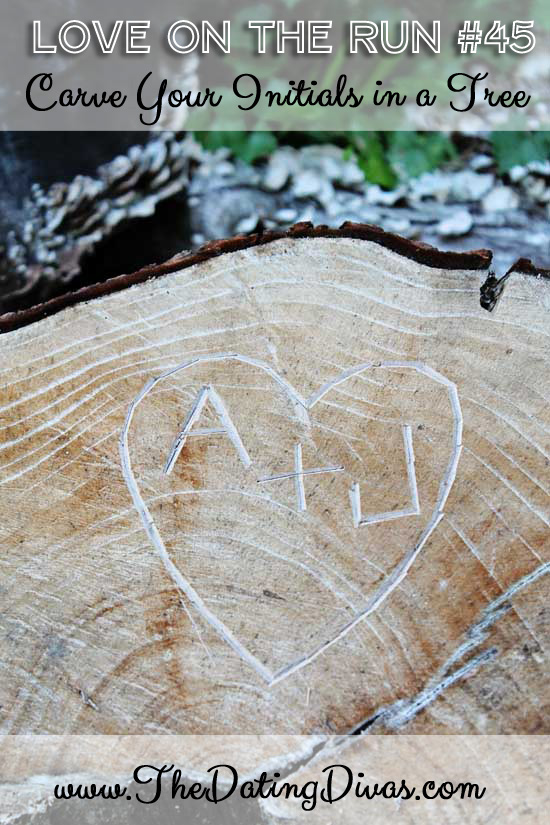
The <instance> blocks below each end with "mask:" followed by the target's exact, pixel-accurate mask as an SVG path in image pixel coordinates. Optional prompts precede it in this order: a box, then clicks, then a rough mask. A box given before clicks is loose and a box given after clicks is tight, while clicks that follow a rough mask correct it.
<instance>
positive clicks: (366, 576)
mask: <svg viewBox="0 0 550 825" xmlns="http://www.w3.org/2000/svg"><path fill="white" fill-rule="evenodd" d="M349 234H350V233H348V235H349ZM332 235H333V237H331V236H326V237H322V236H318V237H299V236H297V235H296V234H295V235H291V236H290V237H287V238H279V239H273V240H271V241H270V242H268V243H263V244H262V245H256V246H250V247H249V248H247V247H246V244H244V243H243V244H239V245H241V246H243V247H244V248H237V247H234V248H233V251H226V252H224V254H215V255H203V256H202V257H201V258H195V259H194V261H186V260H185V259H181V260H179V261H177V262H175V263H173V264H172V265H171V266H170V267H165V268H164V269H163V270H162V271H163V272H164V273H165V274H161V275H158V277H150V278H148V279H143V278H137V279H134V281H133V282H132V281H131V279H130V280H129V281H128V282H127V283H128V285H127V286H126V288H124V289H120V290H119V291H116V292H114V293H113V294H104V295H102V296H101V297H97V298H95V299H91V298H92V296H91V295H87V296H84V297H87V298H90V300H80V302H79V303H76V304H75V305H74V306H70V307H67V308H65V309H63V310H62V311H59V312H56V313H55V314H51V315H50V317H47V318H44V319H43V320H40V321H38V322H35V323H32V324H30V325H27V326H24V327H22V328H19V329H13V331H11V332H6V333H5V334H4V335H2V336H1V337H0V351H1V375H0V382H1V387H0V427H1V433H2V435H1V443H0V496H1V515H2V520H1V523H0V537H1V542H2V553H1V558H0V563H1V585H0V587H1V594H2V612H1V614H0V629H1V640H0V660H1V663H2V664H1V667H2V678H1V680H0V705H1V708H0V715H1V717H2V728H1V730H2V732H4V733H12V734H14V733H79V734H83V733H109V734H112V733H247V734H250V733H277V734H313V733H345V732H348V731H352V730H356V729H358V728H360V727H361V726H363V727H364V728H366V727H372V726H374V727H375V729H376V728H377V729H379V730H380V731H403V732H407V733H411V732H417V733H457V732H461V733H511V732H516V733H534V732H547V733H548V732H550V690H549V688H548V676H549V668H548V661H547V658H546V648H547V646H548V633H549V627H550V610H549V608H548V592H549V591H548V585H549V582H550V579H549V578H548V577H547V575H546V574H547V573H549V572H550V541H549V521H550V498H549V491H550V461H549V459H550V412H549V400H550V386H549V384H550V380H549V379H550V375H549V355H550V349H549V336H550V323H549V320H550V283H549V282H548V280H547V279H544V278H536V277H535V276H534V275H530V274H529V275H526V274H522V273H519V272H518V273H517V274H516V273H513V274H512V275H510V277H509V278H508V280H507V284H506V288H505V290H504V292H503V294H502V296H501V298H500V301H499V303H498V305H497V307H496V309H495V310H494V311H493V312H492V313H488V312H486V311H485V310H483V309H482V308H481V307H480V304H479V290H480V286H481V284H482V283H483V281H484V279H485V277H486V274H487V273H486V271H484V269H483V267H486V265H487V261H485V259H483V257H482V256H478V257H477V258H476V256H475V255H472V256H469V257H468V256H466V257H465V258H464V268H462V269H461V268H459V265H460V259H459V258H458V259H457V256H456V255H455V256H454V257H453V258H452V259H451V258H449V259H446V258H445V256H444V255H439V256H434V257H432V258H430V257H429V255H426V254H424V253H423V254H424V262H421V261H420V260H419V259H418V256H416V257H417V259H416V260H414V259H413V258H411V257H410V256H408V255H407V254H406V251H407V250H406V246H404V247H403V249H402V250H401V251H400V250H399V249H395V248H394V249H389V248H387V245H384V244H383V243H380V242H376V241H375V240H365V239H362V238H360V237H349V236H346V233H342V234H341V235H338V234H337V233H332ZM405 244H406V242H405ZM218 251H220V250H218ZM222 251H223V250H222ZM189 264H191V265H189ZM170 269H173V270H174V271H169V270H170ZM150 274H155V273H154V272H153V273H150ZM138 281H142V282H140V283H139V282H138ZM131 283H133V284H134V285H130V284H131ZM55 308H56V309H57V308H58V307H55ZM52 312H53V310H52ZM7 326H8V324H5V328H7ZM9 326H14V327H15V326H16V323H15V322H13V319H11V320H10V321H9Z"/></svg>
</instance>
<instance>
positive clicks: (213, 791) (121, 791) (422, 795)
mask: <svg viewBox="0 0 550 825" xmlns="http://www.w3.org/2000/svg"><path fill="white" fill-rule="evenodd" d="M207 773H208V774H209V784H208V785H206V784H203V783H201V782H196V781H195V782H190V781H187V780H184V779H183V775H182V772H181V770H180V769H179V768H176V767H175V766H174V765H163V766H162V767H160V768H159V767H156V766H155V765H139V766H138V767H137V768H136V769H135V770H134V772H133V782H134V783H135V785H138V786H140V787H139V789H138V790H135V789H134V788H132V790H134V791H135V793H134V794H132V793H131V792H130V790H129V788H128V787H125V786H123V785H119V784H116V785H96V784H89V785H73V784H67V785H56V786H55V790H54V795H55V798H56V799H95V798H102V799H109V800H113V801H114V800H118V799H127V800H132V799H136V800H137V801H138V802H140V803H142V804H143V805H152V804H154V803H155V802H157V801H158V800H159V799H160V798H161V796H164V795H166V794H168V795H169V796H171V798H172V799H174V800H184V799H193V800H200V799H203V800H207V801H208V802H213V803H214V804H219V803H220V802H223V801H224V800H226V799H229V798H230V797H232V796H239V797H240V798H241V799H270V798H271V799H277V798H282V799H295V800H298V801H299V802H300V804H301V806H302V808H303V810H304V811H312V810H314V809H315V808H316V806H317V805H318V804H319V803H326V804H333V803H334V802H339V801H340V800H342V799H344V798H345V797H355V798H357V799H364V800H365V801H368V800H371V799H376V798H382V799H400V800H408V799H412V800H420V799H443V800H446V799H453V798H457V799H481V798H482V797H483V796H484V795H485V791H486V788H485V787H484V786H480V785H478V784H477V783H475V782H467V781H464V782H450V781H445V782H439V783H438V782H434V781H431V780H430V781H427V782H425V783H424V784H423V785H422V786H421V787H419V788H416V787H415V786H413V785H408V784H407V782H406V780H405V779H401V780H398V781H387V782H384V783H379V782H372V783H367V782H365V774H364V772H363V771H357V772H354V771H352V770H351V768H349V767H348V766H347V765H343V764H335V765H329V766H328V767H326V768H324V769H323V770H322V771H321V772H320V773H321V778H320V779H319V780H310V781H308V782H305V783H303V784H299V783H297V782H290V781H288V780H281V779H280V774H279V773H278V772H277V771H275V772H274V773H272V774H268V773H266V772H265V771H264V772H262V773H261V774H260V776H259V777H258V778H255V779H247V780H245V781H243V782H241V781H240V779H239V774H238V771H237V770H236V768H234V767H233V766H232V765H226V764H220V765H213V766H212V767H210V768H209V769H208V770H207Z"/></svg>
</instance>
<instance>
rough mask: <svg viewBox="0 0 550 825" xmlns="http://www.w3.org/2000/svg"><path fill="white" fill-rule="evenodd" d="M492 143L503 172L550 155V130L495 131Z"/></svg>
mask: <svg viewBox="0 0 550 825" xmlns="http://www.w3.org/2000/svg"><path fill="white" fill-rule="evenodd" d="M491 143H492V146H493V153H494V156H495V160H496V162H497V166H498V170H499V172H500V173H501V174H505V173H506V172H509V171H510V169H511V168H512V167H513V166H524V165H526V164H527V163H530V162H531V161H534V160H540V161H543V160H548V158H549V157H550V132H493V133H492V134H491Z"/></svg>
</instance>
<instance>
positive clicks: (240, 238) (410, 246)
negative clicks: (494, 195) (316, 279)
mask: <svg viewBox="0 0 550 825" xmlns="http://www.w3.org/2000/svg"><path fill="white" fill-rule="evenodd" d="M282 238H357V239H359V240H363V241H371V242H373V243H376V244H379V245H380V246H383V247H385V248H386V249H390V250H392V252H397V253H398V254H399V255H403V257H406V258H410V259H411V260H413V261H416V262H417V263H420V264H424V265H425V266H429V267H434V268H438V269H448V270H456V269H467V270H485V269H488V267H489V266H490V264H491V260H492V253H491V252H490V251H489V250H487V249H478V250H474V251H472V252H442V251H440V250H439V249H436V248H435V247H433V246H430V245H429V244H425V243H422V242H420V241H412V240H409V239H408V238H402V237H400V236H399V235H395V234H393V233H391V232H385V231H384V230H383V229H381V228H380V227H378V226H371V225H370V224H359V223H349V222H346V223H344V224H342V226H341V227H340V228H339V229H332V228H330V227H328V226H316V227H314V226H313V225H312V224H311V223H298V224H295V226H292V227H291V228H290V229H288V230H287V231H284V232H271V231H270V232H261V233H257V234H255V235H237V236H236V237H233V238H228V239H225V240H219V241H211V242H209V243H207V244H205V245H204V246H201V247H200V248H199V249H197V250H194V251H193V252H189V253H184V254H181V255H176V256H175V257H173V258H171V259H170V260H168V261H166V262H165V263H162V264H152V265H150V266H146V267H144V268H143V269H140V270H138V271H137V272H134V273H132V274H129V275H117V276H116V277H115V278H110V279H109V280H107V281H104V282H102V283H97V284H94V285H93V286H86V287H83V288H82V289H79V290H77V291H75V292H68V293H65V294H64V295H60V296H58V297H57V298H52V299H51V300H49V301H46V302H45V303H43V304H38V305H37V306H34V307H31V308H30V309H25V310H22V311H20V312H8V313H6V314H5V315H2V316H0V334H1V333H3V332H10V331H12V330H15V329H20V328H21V327H24V326H27V325H28V324H32V323H34V322H35V321H39V320H40V319H42V318H46V317H48V316H49V315H54V314H55V313H56V312H59V311H60V310H62V309H65V308H67V307H70V306H75V305H76V304H80V303H84V302H86V301H91V300H93V299H94V298H100V297H102V296H103V295H111V294H112V293H114V292H119V291H120V290H122V289H126V288H127V287H129V286H134V285H135V284H142V283H144V282H145V281H148V280H149V279H150V278H156V277H158V276H160V275H167V274H168V273H170V272H176V271H178V270H180V269H186V268H187V267H190V266H193V265H194V264H198V263H202V262H203V261H206V260H208V259H210V258H216V257H218V256H219V255H224V254H227V253H228V252H237V251H239V250H241V249H250V248H252V247H255V246H262V245H264V244H268V243H272V242H273V241H277V240H281V239H282Z"/></svg>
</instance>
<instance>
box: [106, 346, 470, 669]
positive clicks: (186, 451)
mask: <svg viewBox="0 0 550 825" xmlns="http://www.w3.org/2000/svg"><path fill="white" fill-rule="evenodd" d="M195 373H198V379H200V380H198V379H197V377H196V376H195V379H194V383H193V380H192V378H193V375H194V374H195ZM373 373H374V374H375V375H376V376H377V377H379V376H380V375H381V374H383V375H384V376H385V377H386V382H385V383H384V382H382V381H380V380H377V379H376V378H374V377H371V376H373ZM228 374H229V376H230V377H231V382H230V383H228V381H227V376H228ZM205 375H206V377H207V378H208V379H209V380H208V381H205V380H204V377H205ZM212 375H213V376H214V380H211V379H212ZM404 376H407V377H409V378H410V376H413V377H414V382H416V383H414V382H413V385H407V384H404V385H403V386H401V385H400V383H399V382H403V381H404V380H405V379H404ZM251 378H252V379H253V380H252V382H250V379H251ZM183 379H185V381H187V383H185V381H183ZM178 381H180V382H182V381H183V384H181V383H180V384H178V383H177V382H178ZM348 386H351V388H352V392H351V393H350V392H346V388H347V387H348ZM371 389H373V392H374V393H375V395H376V393H378V394H379V395H378V396H376V397H379V396H380V398H381V399H382V402H383V403H380V401H374V400H372V397H371V395H369V396H368V397H367V393H371ZM182 392H183V395H184V397H183V399H182V398H181V393H182ZM417 393H420V394H421V395H422V394H423V397H424V409H428V410H430V413H429V414H430V415H432V416H435V418H433V420H432V419H430V421H431V423H429V424H428V425H423V424H419V423H418V421H419V419H422V420H423V416H424V417H425V416H426V415H427V413H422V415H420V413H419V414H418V415H417V414H416V413H415V412H414V409H413V412H412V413H411V412H410V408H411V405H414V403H416V402H415V399H416V394H417ZM384 394H385V395H384ZM228 395H229V397H230V398H231V399H232V401H231V402H230V403H227V397H228ZM258 395H259V396H260V400H259V401H258V398H257V396H258ZM386 395H387V396H388V398H389V400H388V398H386ZM441 396H443V397H446V399H447V405H448V406H447V410H446V411H445V410H444V409H443V404H442V398H441ZM396 397H397V398H398V399H399V403H397V402H396V401H395V398H396ZM167 399H168V400H167ZM331 399H332V400H331ZM342 399H343V400H344V403H342ZM401 399H404V400H402V401H401ZM241 402H242V403H241ZM144 404H145V406H147V404H148V405H149V406H148V408H147V410H146V411H145V412H142V411H143V409H144ZM402 409H404V411H405V412H404V413H403V412H402V411H400V410H402ZM372 410H374V411H375V412H374V413H372ZM379 410H382V412H379ZM449 413H450V415H449ZM413 414H414V416H415V418H414V424H415V425H416V427H417V435H414V436H413V428H412V423H411V422H412V420H413V419H412V418H411V417H410V416H412V415H413ZM140 415H142V418H143V420H141V419H140ZM208 415H209V416H210V418H211V420H212V424H213V425H214V426H210V427H206V428H204V427H197V426H196V425H198V424H199V422H202V421H203V419H204V418H205V417H208ZM313 415H316V416H317V417H316V418H315V419H313V418H312V416H313ZM445 415H447V419H445ZM262 416H263V417H264V418H265V421H264V418H262ZM404 416H405V419H406V420H405V423H404ZM152 417H154V421H155V426H154V427H153V428H152V429H151V426H150V423H151V418H152ZM182 421H183V423H182ZM445 421H447V425H446V429H445ZM136 422H137V423H136ZM440 422H442V423H440ZM342 425H344V426H348V429H347V430H345V431H344V430H342V429H341V427H342ZM133 427H134V429H135V428H136V427H137V430H138V433H137V434H138V436H139V437H136V439H135V441H136V443H135V445H134V444H133V445H132V451H133V453H135V458H132V459H131V457H130V443H131V439H130V434H131V432H133V430H132V428H133ZM381 427H385V428H386V429H387V430H388V434H387V437H386V436H385V435H384V432H386V431H385V430H384V431H382V430H380V428H381ZM369 428H370V429H369ZM256 431H257V432H259V433H260V436H261V440H260V441H259V442H258V443H255V442H256V441H257V437H256V435H255V433H256ZM367 431H370V432H371V435H372V436H373V437H374V439H375V441H376V442H377V443H379V442H380V441H382V443H383V444H384V445H385V446H387V452H386V453H385V454H384V456H383V457H380V455H379V454H376V453H375V452H373V451H372V445H371V446H369V443H368V439H367V438H366V437H364V436H365V433H366V432H367ZM398 431H399V434H398V435H397V433H398ZM243 432H244V433H245V435H243ZM380 433H382V435H380ZM196 436H199V437H200V439H199V438H196ZM222 436H223V438H221V437H222ZM392 437H393V441H392V440H391V439H392ZM396 438H397V442H396V440H395V439H396ZM415 438H418V439H421V440H420V444H421V448H422V461H423V464H424V465H426V466H427V467H433V469H434V472H435V473H437V472H439V483H438V479H437V478H435V479H434V478H432V477H431V475H430V472H427V473H423V474H422V476H421V481H420V485H419V484H417V477H416V469H415V452H414V443H413V442H414V439H415ZM399 439H401V441H399ZM445 439H448V440H449V441H450V443H449V445H448V446H446V445H445V444H444V442H445ZM199 441H200V443H201V446H200V448H199V449H198V452H197V451H195V448H194V447H191V446H190V445H191V442H192V443H193V445H197V444H198V443H199ZM394 442H395V443H394ZM396 444H397V446H396ZM461 444H462V413H461V408H460V402H459V398H458V392H457V388H456V386H455V385H454V384H453V383H452V382H451V381H449V380H448V379H447V378H446V377H445V376H443V375H441V374H440V373H439V372H436V371H435V370H433V369H431V368H430V367H428V366H426V365H425V364H422V363H420V362H414V361H400V360H396V361H382V362H369V363H364V364H359V365H358V366H355V367H351V368H350V369H348V370H345V371H344V372H340V373H339V374H338V375H337V376H336V377H335V378H333V379H332V380H330V381H328V382H327V383H325V384H323V386H321V388H320V389H319V390H318V391H317V392H314V393H313V394H312V395H310V396H309V397H308V398H304V397H302V395H301V394H300V393H299V392H298V391H297V390H296V389H295V388H294V387H293V386H292V385H291V384H290V383H289V381H287V380H286V379H285V378H284V377H283V376H282V375H281V374H279V373H278V372H277V371H276V370H275V369H274V368H273V367H271V366H270V365H269V364H267V363H265V362H263V361H260V360H257V359H255V358H251V357H248V356H246V355H239V354H234V353H221V354H216V355H201V356H198V357H195V358H192V359H189V360H188V361H185V362H184V363H182V364H180V365H179V366H177V367H174V368H173V369H170V370H168V371H167V372H165V373H163V374H162V375H160V376H158V377H157V378H155V379H152V380H151V381H149V382H148V383H147V384H146V385H145V386H144V387H143V389H142V391H141V392H140V393H139V395H138V396H137V397H136V398H135V399H134V401H133V402H132V403H131V405H130V407H129V410H128V414H127V418H126V422H125V425H124V428H123V431H122V434H121V439H120V452H121V460H122V471H123V474H124V478H125V480H126V484H127V485H128V489H129V491H130V494H131V496H132V500H133V503H134V505H135V508H136V510H137V512H138V513H139V515H140V518H141V520H142V523H143V527H144V529H145V531H146V532H147V535H148V536H149V539H150V540H151V542H152V544H153V547H154V549H155V551H156V552H157V553H158V555H159V557H160V558H161V560H162V562H163V564H164V566H165V568H166V571H167V573H168V574H169V576H170V577H171V579H172V580H173V582H174V583H175V584H176V585H177V587H178V588H179V589H180V591H181V592H182V594H184V596H185V597H186V598H187V599H188V600H189V602H190V603H191V604H192V605H193V606H194V608H195V609H196V610H197V611H198V612H199V613H200V614H201V616H202V618H203V619H204V620H206V621H207V622H208V623H210V625H211V626H212V627H213V628H214V629H215V630H216V631H217V633H218V634H219V635H220V636H221V637H222V638H223V639H224V640H225V641H226V642H227V643H228V644H229V645H230V646H231V647H232V648H233V650H234V651H235V652H236V653H237V654H238V655H239V656H240V657H242V659H243V660H244V661H246V662H247V663H248V664H249V665H250V666H252V667H253V668H254V669H255V670H256V671H257V673H258V674H260V675H261V676H262V678H263V679H264V680H265V681H266V682H267V683H268V684H270V685H271V684H274V683H275V682H278V681H280V680H281V679H283V678H285V677H286V676H288V675H290V674H291V673H294V672H295V671H296V670H298V669H299V668H301V667H303V666H304V665H306V664H308V663H309V662H311V661H312V660H313V659H315V658H316V657H317V656H319V655H320V654H321V653H322V652H323V651H324V650H326V649H327V648H328V647H329V646H331V645H334V644H335V643H336V642H338V641H339V640H341V639H343V637H344V636H345V635H346V634H347V633H349V632H350V630H352V628H353V627H355V626H356V625H357V624H358V623H359V622H361V621H363V620H364V619H365V618H366V617H367V616H368V615H369V614H370V613H372V612H373V611H374V610H376V609H377V608H378V607H379V606H380V605H381V604H382V603H383V602H384V601H385V600H386V599H387V598H388V596H389V595H390V593H392V592H393V591H394V590H395V589H396V588H397V587H398V585H400V583H402V582H403V580H404V578H405V576H406V575H407V573H408V572H409V570H410V568H411V566H412V564H413V562H414V561H415V559H416V557H417V556H418V554H419V553H420V551H421V550H422V548H423V547H424V546H425V544H426V542H427V541H428V539H429V537H430V536H431V534H432V533H433V531H434V530H435V528H436V527H437V525H438V524H439V522H440V521H441V519H442V518H443V508H444V505H445V502H446V500H447V498H448V496H449V493H450V490H451V487H452V485H453V482H454V479H455V475H456V471H457V466H458V462H459V458H460V452H461ZM320 445H321V446H320ZM365 450H367V451H368V450H370V452H366V453H365ZM342 456H343V458H344V460H342ZM399 456H401V459H402V460H403V465H404V473H403V477H404V479H405V480H404V481H403V485H401V482H399V480H397V481H396V482H395V483H394V481H395V479H394V476H395V478H397V476H396V475H395V472H396V470H395V467H397V465H398V463H399V460H401V459H399ZM311 457H313V458H311ZM314 459H318V461H315V460H314ZM331 459H332V460H331ZM310 460H311V463H310ZM289 463H290V466H288V465H289ZM394 465H395V467H394ZM135 466H138V475H139V476H140V480H141V483H138V481H137V478H136V471H135ZM228 467H229V468H230V469H229V470H228V469H227V468H228ZM373 467H374V468H375V469H376V472H374V471H373ZM178 473H179V475H178ZM373 477H374V479H375V480H374V482H373V481H372V478H373ZM220 478H221V479H222V483H221V484H220V483H219V479H220ZM392 479H393V481H392ZM212 482H213V483H214V486H213V487H212V486H210V485H211V483H212ZM392 484H393V487H392V486H391V485H392ZM388 485H390V486H389V488H388V489H390V496H391V497H392V498H395V497H396V496H397V497H399V495H401V498H403V496H405V497H406V498H408V501H406V502H405V506H402V504H399V503H398V502H396V501H394V502H390V503H391V504H392V506H391V507H388V506H385V505H386V499H387V498H388V495H387V490H386V492H384V491H383V490H382V488H383V487H384V486H386V488H387V487H388ZM400 485H401V486H403V490H401V493H399V491H397V492H396V489H397V488H400ZM144 489H149V490H152V492H153V493H154V495H152V496H150V497H149V498H148V500H147V503H146V501H145V499H144V493H143V492H142V491H143V490H144ZM400 489H401V488H400ZM364 490H367V492H368V495H367V496H366V497H365V495H364ZM274 491H275V492H274ZM404 491H405V492H404ZM362 497H363V499H364V501H362ZM426 500H428V501H429V502H431V506H429V505H428V507H426V506H425V501H426ZM182 502H183V504H182ZM377 504H378V505H379V506H376V505H377ZM373 507H374V509H375V511H376V512H374V513H373V512H372V508H373ZM423 507H424V508H425V511H424V515H423V514H422V508H423ZM426 512H427V513H428V516H427V517H426ZM161 522H162V524H161ZM159 525H160V526H159ZM163 535H164V538H163ZM365 545H366V555H364V553H365ZM220 568H221V570H222V573H221V575H220V573H219V570H220ZM256 568H257V569H256ZM205 570H206V572H204V571H205ZM350 570H351V576H350ZM189 571H191V573H190V572H189ZM193 571H195V572H196V571H199V573H196V575H199V578H200V579H201V581H202V585H201V584H197V582H196V581H195V582H193V577H194V575H195V573H194V572H193ZM274 571H275V572H274ZM270 576H272V577H273V579H274V581H275V584H274V585H273V586H271V578H270ZM233 579H235V581H238V582H239V587H237V586H236V585H235V584H234V582H233ZM248 579H250V580H251V581H252V583H253V586H252V590H250V588H249V589H248V590H247V589H246V587H244V586H241V585H246V583H247V581H248ZM267 583H268V584H270V586H269V587H267V586H262V585H266V584H267ZM201 587H203V588H205V589H206V590H207V591H208V593H207V594H205V592H201ZM227 588H229V591H228V590H227ZM236 592H238V593H239V598H241V599H242V600H243V603H244V608H243V610H242V611H241V614H240V617H238V618H236V617H235V615H234V611H233V612H232V609H231V607H230V606H229V607H228V606H227V599H228V598H230V599H231V598H233V597H232V596H231V593H233V594H234V593H236ZM281 592H284V593H285V594H286V595H285V596H282V595H281ZM228 594H229V595H228ZM247 600H248V601H247ZM302 602H305V603H308V604H309V605H310V606H309V608H308V614H309V616H310V617H311V624H310V625H308V626H307V627H306V626H304V623H303V611H302V612H301V613H298V612H296V610H295V605H296V604H297V603H300V604H302ZM226 614H227V616H226ZM255 622H257V623H258V626H259V627H260V628H261V629H262V632H266V630H267V631H269V630H272V631H273V632H272V634H271V639H269V640H268V642H267V644H266V643H265V642H264V640H263V639H262V638H260V640H259V641H258V639H257V638H256V637H257V636H258V633H256V634H254V633H253V629H254V626H255V625H254V623H255ZM231 623H232V624H233V627H230V626H229V625H230V624H231ZM235 623H236V624H237V625H238V627H237V629H235ZM279 628H280V629H281V631H282V632H281V633H280V634H279V635H277V633H276V632H274V631H275V630H277V629H279ZM243 634H244V635H245V637H247V638H246V639H245V641H244V642H243V639H242V636H243ZM298 642H299V643H300V644H302V645H305V646H306V647H307V649H306V651H305V652H303V650H302V651H301V652H300V648H298V647H297V645H298ZM266 648H267V649H266Z"/></svg>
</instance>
